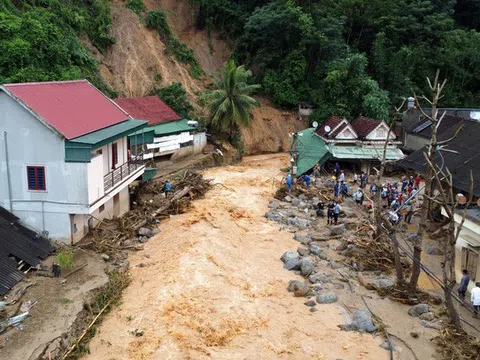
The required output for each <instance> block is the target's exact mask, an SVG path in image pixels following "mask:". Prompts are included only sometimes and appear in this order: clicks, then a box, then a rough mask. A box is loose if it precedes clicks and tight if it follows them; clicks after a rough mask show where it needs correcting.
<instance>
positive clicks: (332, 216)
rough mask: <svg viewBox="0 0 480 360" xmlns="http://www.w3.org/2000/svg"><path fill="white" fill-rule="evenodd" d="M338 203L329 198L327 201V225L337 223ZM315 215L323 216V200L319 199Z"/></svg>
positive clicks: (338, 214)
mask: <svg viewBox="0 0 480 360" xmlns="http://www.w3.org/2000/svg"><path fill="white" fill-rule="evenodd" d="M340 210H341V208H340V205H339V204H338V203H337V202H336V201H334V200H331V201H330V202H329V203H328V206H327V225H331V224H332V225H333V224H337V223H338V217H339V216H340ZM316 211H317V216H319V217H325V214H324V211H325V203H324V202H323V201H321V200H320V201H319V202H318V204H317V210H316Z"/></svg>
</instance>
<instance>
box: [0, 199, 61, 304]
mask: <svg viewBox="0 0 480 360" xmlns="http://www.w3.org/2000/svg"><path fill="white" fill-rule="evenodd" d="M18 220H19V219H18V218H17V217H16V216H14V215H13V214H11V213H10V212H8V211H7V210H5V209H4V208H2V207H0V295H4V294H5V293H6V292H7V291H8V290H10V289H11V288H12V287H13V286H14V285H15V284H17V283H18V282H19V281H21V280H22V279H23V278H24V277H25V275H24V274H23V272H21V271H19V270H17V263H16V261H15V260H14V259H17V260H23V261H24V262H25V263H27V264H28V265H30V266H37V265H39V264H40V260H42V259H45V258H46V257H47V256H48V255H49V254H51V253H52V252H53V250H54V249H53V247H52V246H51V245H50V243H49V242H48V240H46V239H44V238H42V237H41V236H39V235H38V234H36V233H35V232H33V231H31V230H29V229H27V228H25V227H24V226H22V225H21V224H19V223H18ZM12 257H13V258H14V259H13V258H12Z"/></svg>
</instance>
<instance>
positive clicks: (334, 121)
mask: <svg viewBox="0 0 480 360" xmlns="http://www.w3.org/2000/svg"><path fill="white" fill-rule="evenodd" d="M341 122H342V119H340V118H339V117H338V116H336V115H331V116H330V117H329V118H328V119H327V120H325V121H324V122H323V124H321V125H320V126H319V127H318V129H317V131H316V133H317V134H318V135H320V136H326V135H327V134H326V133H325V127H326V126H330V131H331V130H333V129H335V127H336V126H338V125H339V124H340V123H341Z"/></svg>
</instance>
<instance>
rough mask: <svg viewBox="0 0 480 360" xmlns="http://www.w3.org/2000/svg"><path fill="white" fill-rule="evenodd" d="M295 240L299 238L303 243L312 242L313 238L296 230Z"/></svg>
mask: <svg viewBox="0 0 480 360" xmlns="http://www.w3.org/2000/svg"><path fill="white" fill-rule="evenodd" d="M293 239H294V240H297V241H299V242H301V243H302V244H306V245H308V244H310V243H311V242H312V238H311V237H310V236H309V235H304V234H302V233H300V232H296V233H295V235H294V236H293Z"/></svg>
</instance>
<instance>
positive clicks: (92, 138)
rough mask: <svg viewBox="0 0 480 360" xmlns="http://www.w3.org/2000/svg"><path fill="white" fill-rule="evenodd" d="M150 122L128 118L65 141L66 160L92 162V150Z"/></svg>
mask: <svg viewBox="0 0 480 360" xmlns="http://www.w3.org/2000/svg"><path fill="white" fill-rule="evenodd" d="M147 124H148V122H147V121H144V120H126V121H123V122H121V123H119V124H115V125H112V126H109V127H107V128H104V129H100V130H97V131H94V132H92V133H89V134H86V135H82V136H79V137H77V138H74V139H71V140H66V141H65V161H66V162H90V159H91V152H92V150H93V149H96V148H99V147H101V146H103V145H105V144H109V143H112V142H114V141H116V140H118V139H120V138H122V137H125V136H127V135H128V134H130V133H131V132H132V131H138V130H139V129H142V128H144V127H145V126H146V125H147Z"/></svg>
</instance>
